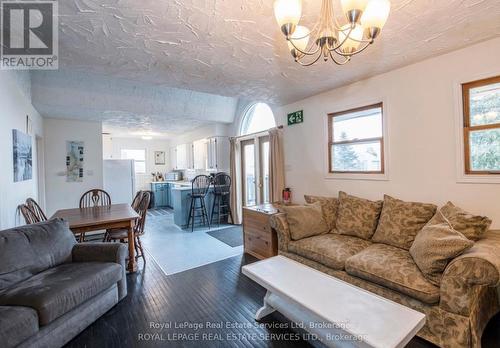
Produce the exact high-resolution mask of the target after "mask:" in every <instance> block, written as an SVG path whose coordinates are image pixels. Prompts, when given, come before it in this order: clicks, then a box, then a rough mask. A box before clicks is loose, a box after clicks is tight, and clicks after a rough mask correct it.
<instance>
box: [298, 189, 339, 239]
mask: <svg viewBox="0 0 500 348" xmlns="http://www.w3.org/2000/svg"><path fill="white" fill-rule="evenodd" d="M304 199H305V200H306V202H307V203H309V204H313V203H317V202H319V204H321V209H322V211H323V218H324V219H325V221H326V223H327V224H328V228H329V229H330V232H336V229H335V223H336V221H337V211H338V208H339V200H338V198H335V197H322V196H310V195H304Z"/></svg>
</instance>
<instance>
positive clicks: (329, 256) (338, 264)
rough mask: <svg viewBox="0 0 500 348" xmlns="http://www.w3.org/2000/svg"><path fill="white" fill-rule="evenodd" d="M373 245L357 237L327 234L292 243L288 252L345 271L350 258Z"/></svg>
mask: <svg viewBox="0 0 500 348" xmlns="http://www.w3.org/2000/svg"><path fill="white" fill-rule="evenodd" d="M371 244H372V243H371V242H370V241H367V240H364V239H361V238H357V237H352V236H343V235H340V234H325V235H322V236H316V237H310V238H306V239H302V240H299V241H292V242H290V244H289V245H288V251H289V252H291V253H295V254H297V255H300V256H303V257H305V258H308V259H311V260H313V261H316V262H319V263H321V264H323V265H325V266H327V267H330V268H333V269H336V270H343V269H344V266H345V261H346V260H347V259H348V258H349V257H351V256H353V255H355V254H357V253H358V252H360V251H362V250H363V249H365V248H367V247H369V246H370V245H371Z"/></svg>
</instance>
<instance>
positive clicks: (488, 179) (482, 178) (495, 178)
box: [457, 174, 500, 184]
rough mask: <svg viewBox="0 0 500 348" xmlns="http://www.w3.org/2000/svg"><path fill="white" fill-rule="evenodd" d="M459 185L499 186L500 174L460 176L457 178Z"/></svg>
mask: <svg viewBox="0 0 500 348" xmlns="http://www.w3.org/2000/svg"><path fill="white" fill-rule="evenodd" d="M457 183H459V184H500V174H488V175H477V174H461V175H459V176H458V178H457Z"/></svg>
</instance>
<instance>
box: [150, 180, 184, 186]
mask: <svg viewBox="0 0 500 348" xmlns="http://www.w3.org/2000/svg"><path fill="white" fill-rule="evenodd" d="M151 184H152V185H156V184H173V185H176V186H189V187H191V181H185V180H182V181H174V180H165V181H153V182H151Z"/></svg>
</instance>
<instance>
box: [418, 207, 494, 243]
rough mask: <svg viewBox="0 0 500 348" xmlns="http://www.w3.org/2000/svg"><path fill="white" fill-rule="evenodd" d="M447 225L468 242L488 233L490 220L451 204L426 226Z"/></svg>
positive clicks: (442, 209)
mask: <svg viewBox="0 0 500 348" xmlns="http://www.w3.org/2000/svg"><path fill="white" fill-rule="evenodd" d="M442 223H449V224H450V225H451V226H452V227H453V228H454V229H455V230H457V231H458V232H460V233H462V234H463V235H464V236H465V237H467V238H468V239H470V240H473V241H478V240H479V239H481V238H482V237H483V235H484V234H485V233H486V232H487V231H488V229H489V228H490V226H491V220H490V219H489V218H488V217H486V216H480V215H473V214H471V213H468V212H466V211H465V210H463V209H461V208H459V207H457V206H456V205H454V204H453V203H451V202H448V203H446V204H445V205H444V206H442V207H441V208H440V209H439V211H438V212H437V213H436V214H435V215H434V216H433V217H432V219H431V220H430V221H429V222H428V224H427V225H438V224H442Z"/></svg>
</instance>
